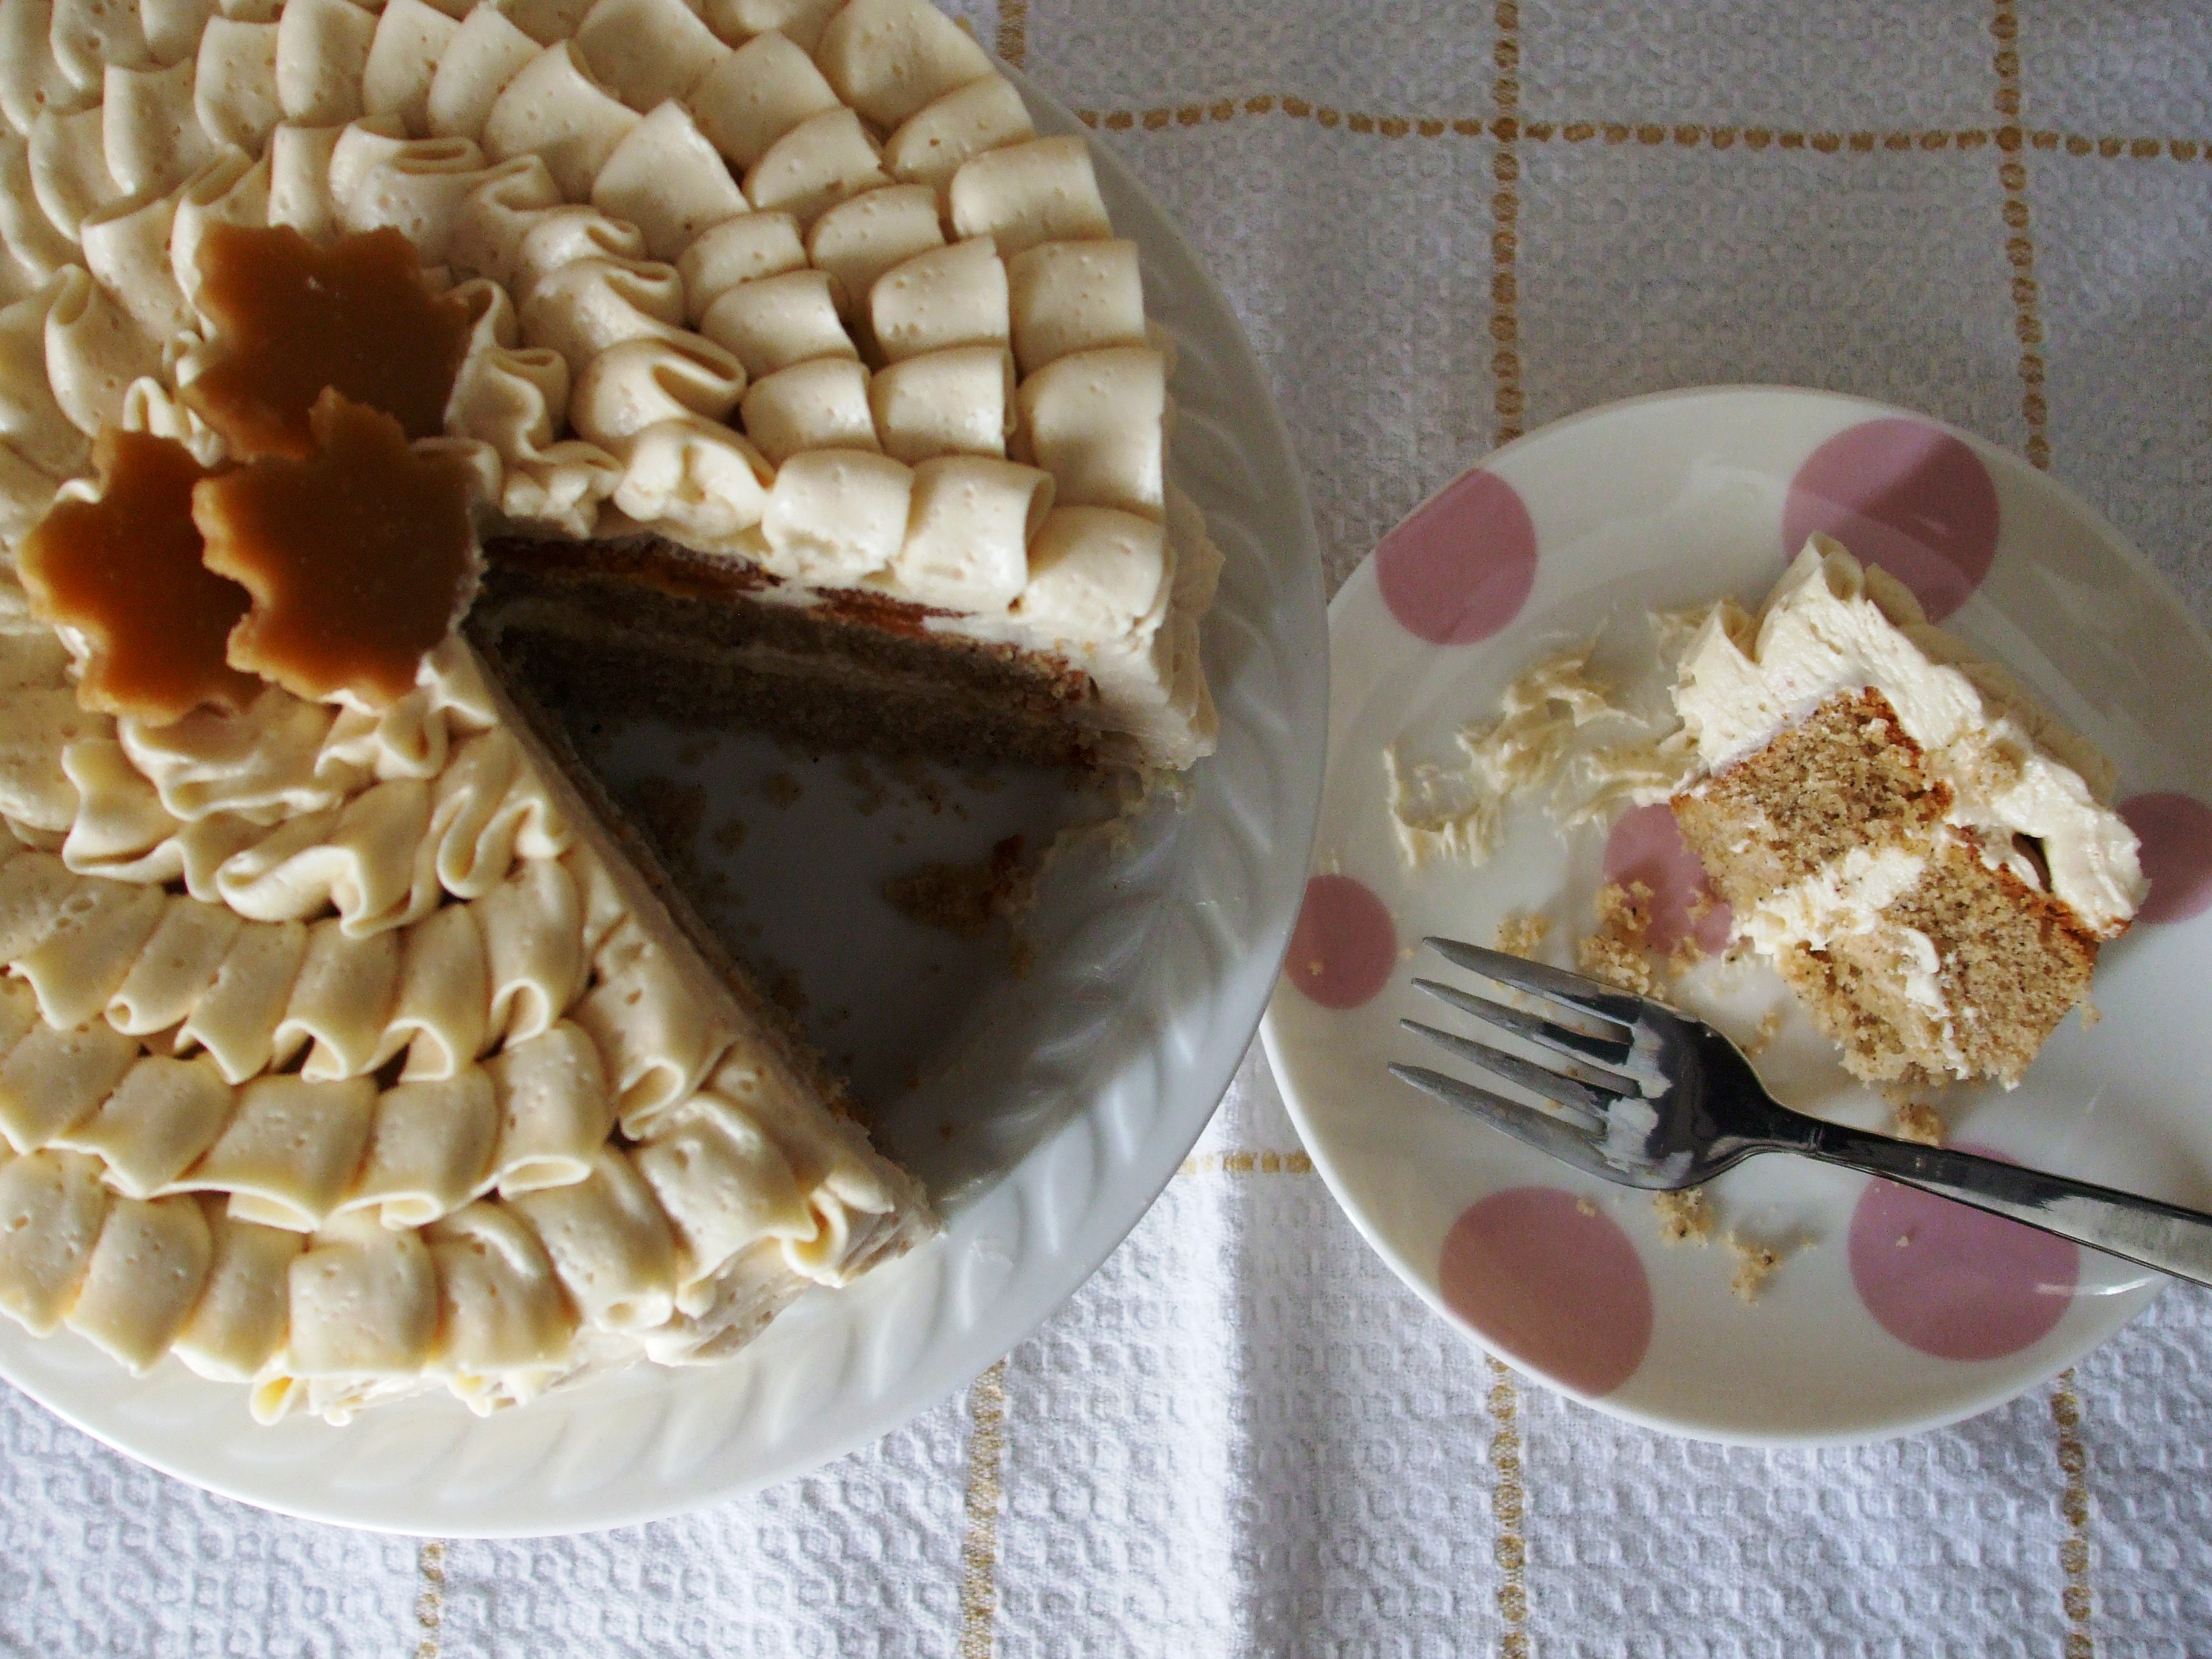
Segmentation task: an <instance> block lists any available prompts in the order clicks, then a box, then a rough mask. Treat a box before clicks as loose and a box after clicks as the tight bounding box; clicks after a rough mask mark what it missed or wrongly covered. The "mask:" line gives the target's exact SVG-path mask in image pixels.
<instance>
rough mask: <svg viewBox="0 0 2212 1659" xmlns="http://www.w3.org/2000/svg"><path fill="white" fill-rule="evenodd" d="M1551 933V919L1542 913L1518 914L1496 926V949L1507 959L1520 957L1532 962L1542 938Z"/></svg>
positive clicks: (1542, 940)
mask: <svg viewBox="0 0 2212 1659" xmlns="http://www.w3.org/2000/svg"><path fill="white" fill-rule="evenodd" d="M1551 931H1552V919H1551V918H1550V917H1549V916H1547V915H1545V914H1544V913H1543V912H1542V911H1541V910H1539V911H1535V912H1533V913H1531V914H1530V915H1521V914H1519V913H1518V912H1516V913H1515V914H1514V915H1510V916H1508V917H1506V918H1505V920H1504V921H1501V922H1499V923H1498V949H1499V950H1501V951H1504V952H1505V954H1506V955H1507V956H1509V957H1522V958H1523V959H1524V960H1527V961H1530V962H1533V961H1534V960H1535V957H1536V950H1537V947H1538V946H1539V945H1542V944H1543V942H1544V936H1545V935H1546V934H1547V933H1550V932H1551Z"/></svg>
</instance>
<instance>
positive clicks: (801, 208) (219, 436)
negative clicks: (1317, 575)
mask: <svg viewBox="0 0 2212 1659" xmlns="http://www.w3.org/2000/svg"><path fill="white" fill-rule="evenodd" d="M6 17H7V35H6V41H5V45H4V48H0V113H4V115H5V117H6V125H7V131H5V132H4V133H0V168H4V172H5V178H4V179H0V301H5V302H6V303H5V305H4V308H0V342H3V343H4V344H5V348H6V349H5V350H4V352H0V534H4V537H5V540H6V544H7V548H8V551H9V556H10V559H11V561H13V562H15V566H16V569H15V576H13V577H11V578H10V579H9V580H6V581H4V582H0V820H4V822H5V824H6V827H7V829H8V831H9V834H8V835H7V836H5V837H0V962H3V963H5V964H6V967H7V969H8V975H9V976H8V977H7V979H6V980H4V981H0V1222H4V1225H0V1310H4V1311H6V1312H8V1313H9V1314H10V1315H11V1316H14V1317H15V1319H17V1320H18V1321H19V1322H21V1323H23V1324H25V1325H27V1327H28V1328H31V1329H32V1330H33V1331H34V1332H38V1333H45V1332H47V1331H51V1330H52V1329H54V1328H57V1327H59V1326H64V1325H66V1326H68V1327H69V1328H72V1329H74V1330H76V1331H77V1332H79V1333H80V1334H82V1335H84V1336H86V1337H87V1338H88V1339H90V1340H93V1341H94V1342H95V1343H97V1344H99V1345H100V1346H102V1347H104V1348H106V1350H107V1351H108V1352H111V1353H112V1354H113V1355H114V1356H115V1357H116V1358H118V1359H119V1360H120V1361H122V1362H123V1363H125V1364H128V1365H130V1366H131V1367H132V1368H133V1369H135V1370H143V1369H145V1368H147V1367H149V1366H151V1365H153V1364H157V1363H159V1362H160V1361H161V1359H162V1358H163V1357H164V1356H165V1355H167V1354H171V1353H173V1354H174V1355H176V1356H177V1357H178V1358H180V1359H181V1360H183V1361H184V1363H185V1364H188V1365H191V1367H193V1368H194V1369H195V1370H198V1371H200V1372H202V1373H204V1375H207V1376H214V1377H219V1378H224V1379H228V1380H233V1381H236V1382H239V1383H245V1384H246V1385H248V1387H249V1389H250V1390H251V1394H250V1398H251V1400H252V1407H253V1409H254V1411H255V1413H256V1414H257V1415H258V1416H260V1417H262V1418H264V1419H273V1418H275V1417H277V1416H281V1415H283V1414H284V1413H287V1412H290V1411H295V1410H309V1411H314V1412H319V1413H322V1414H323V1415H325V1416H326V1417H329V1418H331V1419H333V1420H341V1421H342V1420H343V1419H346V1418H347V1417H349V1415H350V1414H351V1413H354V1412H356V1411H357V1410H359V1409H360V1408H362V1407H364V1406H367V1405H372V1404H374V1403H376V1402H378V1401H384V1400H389V1399H394V1398H398V1397H402V1396H404V1395H410V1394H413V1393H416V1392H419V1391H421V1390H422V1389H432V1388H438V1387H443V1388H446V1389H450V1390H451V1391H452V1392H453V1394H455V1395H458V1396H459V1397H460V1398H462V1399H463V1400H465V1401H467V1402H468V1403H469V1404H470V1405H471V1406H472V1407H475V1408H477V1409H479V1410H489V1409H492V1408H494V1407H497V1406H501V1405H507V1404H513V1403H515V1402H518V1401H525V1400H527V1399H530V1398H532V1397H533V1396H534V1395H538V1394H539V1393H542V1392H543V1391H544V1389H547V1388H550V1387H552V1386H556V1385H557V1384H559V1383H563V1382H565V1381H568V1380H571V1379H574V1378H575V1377H578V1376H584V1375H586V1374H589V1373H590V1372H592V1370H597V1369H600V1368H603V1367H605V1366H608V1365H613V1364H624V1363H629V1362H631V1361H634V1360H637V1359H647V1360H651V1361H656V1362H661V1363H680V1362H684V1361H690V1360H696V1359H702V1358H714V1357H716V1356H718V1355H720V1354H723V1353H726V1352H729V1351H730V1350H732V1348H734V1347H736V1346H739V1345H741V1344H742V1343H744V1341H746V1340H750V1338H751V1337H752V1336H753V1335H754V1334H757V1332H758V1331H759V1330H760V1329H761V1328H763V1326H764V1325H765V1324H766V1323H767V1322H768V1321H769V1319H771V1318H772V1317H773V1316H775V1313H776V1312H777V1310H780V1309H781V1307H783V1306H784V1305H786V1304H787V1303H789V1302H790V1301H791V1300H792V1299H793V1297H796V1296H797V1295H799V1294H800V1293H801V1292H802V1291H805V1290H808V1289H809V1288H812V1287H823V1288H827V1289H832V1290H834V1289H836V1288H837V1287H839V1286H841V1285H846V1284H848V1283H850V1282H851V1281H852V1280H853V1279H854V1278H855V1277H856V1276H858V1275H859V1274H860V1273H865V1272H866V1271H867V1270H869V1269H870V1268H871V1267H873V1266H875V1265H877V1264H878V1263H879V1262H881V1261H884V1260H886V1259H888V1258H889V1257H890V1256H892V1255H896V1254H897V1253H898V1252H900V1251H902V1250H903V1249H907V1248H908V1247H909V1246H911V1245H912V1244H913V1243H915V1242H917V1241H918V1240H920V1239H921V1238H924V1237H927V1235H928V1233H929V1232H930V1231H932V1230H933V1227H934V1225H935V1224H934V1220H933V1217H932V1216H931V1214H930V1212H929V1209H928V1206H927V1203H926V1201H925V1200H924V1198H923V1196H922V1194H921V1192H920V1191H919V1189H918V1188H917V1187H916V1186H915V1183H914V1182H913V1181H912V1180H911V1179H909V1178H908V1176H905V1175H904V1174H903V1173H902V1171H900V1170H898V1169H897V1168H896V1166H895V1165H893V1164H891V1163H890V1161H889V1160H887V1159H886V1158H884V1157H882V1156H881V1155H880V1154H879V1153H878V1152H876V1151H875V1150H874V1149H873V1148H872V1146H870V1145H869V1142H868V1139H867V1137H866V1133H864V1131H863V1130H862V1129H861V1127H860V1125H859V1124H858V1122H857V1121H855V1119H854V1117H853V1115H852V1114H851V1111H850V1110H849V1109H848V1103H846V1102H845V1100H844V1099H843V1097H842V1094H841V1092H840V1091H839V1089H838V1086H837V1085H836V1081H835V1079H832V1078H831V1077H830V1076H829V1074H828V1073H827V1072H826V1071H825V1069H824V1068H823V1066H822V1064H821V1063H820V1061H819V1060H818V1059H817V1058H816V1057H815V1056H814V1055H813V1054H811V1052H810V1051H809V1050H808V1049H807V1048H806V1047H805V1044H804V1043H803V1042H801V1041H800V1040H799V1038H798V1037H797V1036H796V1035H795V1034H794V1033H793V1032H792V1031H791V1030H788V1029H787V1027H786V1025H785V1024H784V1023H783V1022H782V1021H781V1019H780V1018H778V1017H777V1015H776V1013H775V1011H774V1010H773V1009H771V1008H770V1007H769V1005H768V1003H767V1002H766V1000H764V999H763V998H762V997H761V996H760V995H759V994H758V993H757V991H756V990H755V988H754V987H752V986H751V985H750V981H748V980H747V979H746V978H745V976H744V974H743V973H742V971H740V970H739V969H738V968H737V967H736V966H735V965H734V964H732V963H731V962H730V961H729V960H728V959H727V957H726V956H725V955H724V953H723V952H722V951H721V949H720V946H719V945H718V943H717V942H716V941H715V940H714V938H713V936H712V935H711V934H710V933H708V931H707V930H706V929H705V928H704V927H702V926H701V925H700V923H699V921H698V920H697V918H696V915H693V914H692V913H691V911H690V907H689V906H688V905H687V904H686V903H685V902H684V898H683V896H682V895H681V893H680V892H679V891H678V890H677V889H676V888H675V887H674V886H673V884H671V882H670V881H669V879H668V878H667V877H666V875H665V872H662V871H661V870H660V869H659V867H658V866H656V864H655V863H654V861H653V857H652V854H651V852H650V850H649V848H647V846H646V845H645V843H644V842H643V841H642V840H641V838H640V837H639V836H637V835H635V833H634V832H633V831H632V830H630V829H629V827H628V826H627V825H626V824H625V823H623V820H622V818H621V817H620V815H619V814H618V813H617V812H615V811H613V809H612V808H611V805H610V804H609V803H608V802H607V800H606V799H605V796H604V793H603V792H601V791H600V790H599V788H598V787H597V785H596V783H595V781H593V780H592V777H591V776H590V775H589V774H588V772H587V771H586V770H585V769H583V768H582V767H581V766H580V764H579V763H578V762H577V760H576V757H575V755H574V751H573V750H570V749H569V748H568V745H567V743H566V740H565V738H564V735H563V732H562V727H561V726H560V725H559V723H558V720H557V719H556V718H555V715H556V714H557V711H558V710H559V709H560V708H562V706H563V705H567V704H571V703H574V704H579V705H582V706H586V707H589V708H594V709H599V708H613V709H617V710H631V711H635V710H650V711H656V712H660V713H664V714H676V715H678V716H679V717H681V718H684V719H686V720H692V721H698V720H706V721H708V722H726V721H730V720H743V721H746V722H749V723H757V724H765V725H770V726H777V727H780V728H781V729H784V730H787V731H790V732H795V733H797V734H799V735H800V736H802V737H805V738H809V739H811V740H812V741H815V742H817V743H822V744H838V745H854V746H872V747H884V746H890V747H896V748H898V749H901V750H917V749H918V750H923V751H926V752H928V753H931V754H933V755H939V756H953V755H957V756H965V757H981V758H987V759H1018V760H1027V761H1041V762H1046V763H1063V764H1085V765H1088V764H1093V763H1108V764H1117V765H1128V766H1135V767H1141V768H1153V767H1168V768H1178V767H1183V766H1188V765H1189V764H1190V763H1193V762H1194V761H1195V760H1197V759H1198V758H1200V757H1202V756H1203V755H1204V754H1206V752H1208V750H1210V749H1211V747H1212V738H1213V714H1212V705H1211V702H1210V701H1209V699H1208V697H1207V695H1206V685H1205V679H1204V674H1203V671H1202V669H1201V668H1200V661H1199V649H1198V627H1199V622H1200V617H1202V615H1203V614H1204V612H1205V610H1206V606H1207V605H1208V603H1209V602H1210V599H1211V597H1212V589H1213V584H1214V580H1215V576H1216V574H1217V572H1218V566H1219V555H1218V552H1217V551H1216V550H1214V548H1213V547H1212V544H1211V542H1210V541H1209V540H1208V539H1207V538H1206V532H1205V527H1204V525H1203V523H1202V520H1200V516H1199V514H1198V513H1197V512H1196V510H1195V509H1194V507H1192V506H1191V504H1190V503H1189V502H1188V501H1187V500H1185V499H1183V498H1182V497H1181V496H1180V495H1178V494H1177V493H1176V491H1175V489H1173V488H1172V486H1171V485H1170V483H1168V482H1167V479H1168V472H1167V466H1166V456H1165V447H1166V441H1167V435H1168V429H1169V427H1170V423H1171V416H1172V402H1171V399H1170V396H1169V392H1168V386H1169V382H1170V376H1171V374H1172V369H1173V363H1172V354H1171V351H1170V348H1169V344H1168V342H1167V339H1166V337H1165V336H1164V335H1163V334H1162V333H1160V332H1159V331H1158V330H1157V329H1155V328H1153V327H1152V326H1151V325H1148V324H1147V322H1146V317H1145V309H1144V298H1143V292H1142V283H1141V278H1140V276H1139V269H1138V260H1137V253H1136V250H1135V248H1134V246H1133V244H1131V243H1129V242H1127V240H1121V239H1117V238H1116V237H1115V235H1114V233H1113V227H1112V225H1111V223H1110V222H1109V218H1108V216H1107V213H1106V210H1105V207H1104V204H1103V199H1102V197H1101V196H1100V193H1099V191H1098V188H1097V181H1096V179H1095V178H1094V176H1093V173H1092V170H1091V160H1090V155H1089V152H1088V150H1087V149H1086V148H1085V145H1084V143H1083V142H1082V140H1081V139H1080V138H1077V137H1045V138H1041V137H1037V136H1036V132H1035V131H1034V129H1033V128H1032V126H1031V124H1030V117H1029V114H1028V112H1027V110H1026V109H1025V107H1024V105H1023V103H1022V100H1021V99H1020V97H1019V96H1018V94H1017V93H1016V92H1015V90H1014V88H1012V86H1011V85H1010V84H1009V83H1008V82H1006V80H1005V79H1004V78H1003V77H1002V76H999V75H998V74H997V73H996V71H995V70H994V68H993V66H992V64H991V62H990V60H989V58H987V56H986V55H985V54H984V53H983V52H981V50H980V49H979V48H978V47H977V46H975V43H974V42H973V41H972V40H970V39H969V37H968V36H967V35H966V34H965V33H963V31H962V30H960V29H959V28H958V27H956V26H955V25H953V24H952V23H951V21H949V20H947V19H945V17H944V16H942V15H940V14H939V13H937V12H936V11H934V10H933V9H931V8H929V7H928V6H927V5H925V4H922V3H920V0H852V3H850V4H847V5H839V4H836V3H834V0H832V3H823V0H705V3H704V4H702V6H701V7H699V8H696V9H695V8H694V7H692V6H690V5H689V4H687V3H684V0H598V3H596V4H588V5H586V4H580V3H574V0H511V3H490V0H486V3H479V4H477V5H475V6H474V7H473V8H471V7H469V6H467V5H465V4H463V3H459V0H454V3H451V4H447V3H439V4H431V3H425V0H385V3H384V4H383V5H382V6H381V7H372V6H362V5H356V4H354V3H352V0H227V3H225V4H224V5H222V7H221V8H220V9H216V10H213V11H211V10H210V9H209V8H208V7H206V6H205V5H195V4H191V3H175V0H142V3H140V4H138V5H136V6H132V5H128V4H126V5H124V6H122V7H119V8H118V7H117V6H116V5H114V4H112V3H108V0H52V3H48V0H22V3H12V0H11V3H10V4H9V6H8V7H7V8H6ZM403 239H404V240H403ZM395 270H397V271H398V276H397V277H396V278H395V276H394V275H393V273H394V271H395ZM426 388H427V390H426ZM410 493H411V494H412V495H419V496H420V503H419V505H420V507H421V510H420V511H419V512H416V511H415V509H414V508H413V507H409V508H407V509H405V510H404V511H403V509H402V507H400V506H398V505H397V504H396V503H398V502H400V501H406V500H409V499H410V498H411V496H410ZM409 514H412V516H409ZM441 514H442V515H443V516H441ZM457 515H458V516H457ZM380 520H381V522H379V521H380ZM316 524H324V525H327V526H332V533H331V535H329V536H327V537H324V536H319V535H315V534H311V533H308V532H307V529H305V528H303V526H313V525H316ZM456 526H458V528H457V529H456ZM340 532H343V533H340ZM380 537H381V539H379V538H380ZM449 544H450V545H449ZM18 579H20V580H18Z"/></svg>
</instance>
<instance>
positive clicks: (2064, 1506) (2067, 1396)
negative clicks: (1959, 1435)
mask: <svg viewBox="0 0 2212 1659" xmlns="http://www.w3.org/2000/svg"><path fill="white" fill-rule="evenodd" d="M2051 1421H2052V1422H2053V1423H2055V1424H2057V1426H2058V1468H2059V1472H2060V1473H2061V1474H2063V1475H2064V1476H2065V1477H2066V1491H2065V1494H2064V1496H2063V1498H2061V1499H2060V1500H2059V1509H2060V1512H2061V1513H2062V1514H2063V1515H2064V1516H2065V1517H2066V1538H2065V1541H2063V1543H2061V1544H2060V1545H2059V1546H2058V1567H2059V1571H2061V1572H2062V1573H2063V1574H2064V1575H2065V1585H2066V1587H2065V1589H2064V1590H2063V1592H2062V1593H2061V1595H2060V1601H2059V1605H2060V1606H2061V1607H2063V1608H2064V1609H2065V1613H2066V1659H2092V1656H2093V1654H2094V1653H2095V1652H2096V1643H2095V1642H2094V1641H2093V1639H2092V1638H2091V1637H2090V1635H2089V1610H2090V1600H2089V1449H2088V1448H2087V1446H2086V1445H2085V1444H2083V1443H2082V1440H2081V1399H2080V1397H2079V1396H2078V1395H2076V1394H2075V1392H2074V1372H2073V1370H2072V1369H2071V1368H2070V1367H2069V1369H2067V1370H2063V1371H2061V1372H2060V1373H2059V1374H2058V1381H2057V1384H2056V1385H2055V1386H2054V1387H2053V1388H2052V1389H2051Z"/></svg>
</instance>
